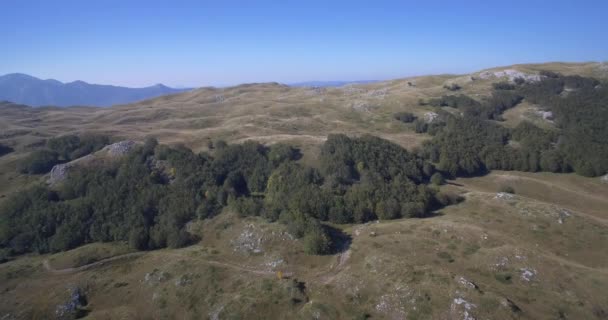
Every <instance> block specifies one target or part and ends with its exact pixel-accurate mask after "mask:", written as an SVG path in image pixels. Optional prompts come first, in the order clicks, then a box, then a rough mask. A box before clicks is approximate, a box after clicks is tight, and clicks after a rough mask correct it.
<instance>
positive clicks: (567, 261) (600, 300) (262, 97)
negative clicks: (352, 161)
mask: <svg viewBox="0 0 608 320" xmlns="http://www.w3.org/2000/svg"><path fill="white" fill-rule="evenodd" d="M506 68H516V69H518V70H521V71H525V72H533V71H537V70H540V69H549V70H553V71H560V72H562V73H566V74H583V75H595V76H598V75H599V76H601V75H602V74H601V73H598V72H599V71H597V65H596V64H593V63H589V64H543V65H522V66H514V67H503V68H497V69H496V70H502V69H506ZM495 81H497V79H488V80H476V81H472V80H471V77H470V76H469V75H442V76H431V77H419V78H411V79H401V80H394V81H388V82H381V83H374V84H368V85H356V86H352V87H344V88H327V89H312V88H290V87H286V86H282V85H279V84H253V85H242V86H237V87H233V88H226V89H214V88H204V89H200V90H196V91H193V92H189V93H184V94H180V95H174V96H168V97H162V98H158V99H153V100H149V101H145V102H142V103H138V104H133V105H125V106H116V107H112V108H107V109H92V108H68V109H55V108H43V109H30V108H23V107H15V106H4V107H2V109H0V111H1V113H0V125H1V126H2V129H1V130H0V136H1V137H2V138H1V139H0V141H2V142H4V143H7V144H9V145H12V146H14V147H15V149H16V150H17V151H16V152H15V153H12V154H9V155H6V156H3V157H1V158H0V179H1V181H0V182H1V183H0V194H1V195H5V196H6V195H8V194H10V193H12V192H18V190H19V188H21V187H23V186H25V185H28V184H31V183H34V182H36V181H37V180H39V179H40V177H36V176H33V177H32V176H27V175H21V174H18V173H15V172H14V170H12V169H11V168H13V167H14V165H15V164H16V163H17V162H18V161H19V159H20V157H22V156H23V154H24V153H26V152H27V151H28V150H29V149H31V148H32V146H34V145H36V144H38V143H41V141H43V139H44V138H45V137H49V136H54V135H58V134H65V133H73V132H84V131H97V132H105V133H111V134H114V135H117V136H122V137H125V138H130V139H141V138H143V137H144V136H147V135H152V136H155V137H157V138H158V139H159V140H160V141H161V142H164V143H184V144H186V145H188V146H190V147H193V148H194V149H196V150H204V149H205V148H206V145H207V141H209V140H216V139H225V140H227V141H231V142H238V141H244V140H247V139H255V140H258V141H263V142H267V143H274V142H277V141H287V142H290V143H295V144H297V145H298V146H300V147H301V148H302V150H303V153H304V158H303V160H302V161H305V162H307V163H309V164H314V163H315V161H316V158H315V154H316V150H317V148H318V146H319V145H320V143H321V142H323V141H324V139H325V137H326V135H327V134H330V133H338V132H339V133H347V134H351V135H359V134H364V133H371V134H374V135H378V136H381V137H384V138H387V139H390V140H392V141H395V142H397V143H399V144H401V145H402V146H404V147H407V148H412V147H415V146H416V145H418V144H419V143H421V142H422V141H424V140H425V139H428V136H426V135H422V134H416V133H414V131H413V130H412V129H411V128H410V127H408V125H406V124H403V123H400V122H398V121H396V120H394V119H393V117H392V114H393V113H394V112H397V111H410V112H413V113H415V114H416V115H418V116H423V114H424V113H425V112H429V111H433V110H434V109H433V108H432V107H428V106H419V105H418V100H419V99H421V98H423V99H424V98H429V97H436V96H439V95H442V94H447V93H449V92H448V91H447V90H446V89H444V88H443V85H444V84H447V83H454V82H455V83H458V84H459V85H461V86H462V91H463V93H466V94H469V95H471V96H475V97H481V96H483V95H485V94H487V92H488V90H489V88H490V87H491V83H492V82H495ZM408 82H410V83H412V84H413V85H409V84H408ZM534 107H535V106H532V105H527V104H523V105H520V106H518V107H517V108H515V109H513V110H510V111H508V113H507V114H505V119H506V121H505V122H504V124H505V125H508V126H513V125H516V123H517V122H518V121H521V119H532V120H534V121H542V120H540V119H536V118H531V116H530V113H529V112H527V111H526V110H531V109H532V108H534ZM518 108H521V110H520V109H518ZM505 185H508V186H511V187H513V188H514V189H515V194H514V195H504V194H500V195H498V194H497V192H498V191H499V190H500V189H501V187H503V186H505ZM442 188H443V189H445V191H451V192H454V193H458V194H460V195H462V196H463V197H464V198H465V201H464V202H462V203H460V204H458V205H454V206H449V207H446V208H444V209H443V210H441V211H438V212H436V215H435V216H434V217H432V218H427V219H403V220H393V221H378V222H374V223H368V224H363V225H342V226H337V227H338V228H340V229H341V230H342V231H343V232H344V233H346V234H347V235H349V236H350V239H351V240H350V242H347V243H346V245H345V247H344V248H343V250H342V251H341V252H339V253H336V254H334V255H326V256H310V255H306V254H305V253H304V252H303V248H302V246H301V244H300V243H299V242H298V241H296V240H293V239H292V238H291V237H290V235H289V234H288V233H287V232H286V230H285V229H284V226H282V225H281V224H278V223H268V222H265V221H264V220H262V219H257V218H247V219H241V218H238V216H237V215H236V214H234V213H232V212H225V213H223V214H221V215H219V216H217V217H215V218H213V219H209V220H205V221H199V222H194V223H192V224H191V225H190V230H191V232H192V233H196V234H198V235H199V236H200V237H201V241H200V242H198V243H196V244H194V245H192V246H189V247H186V248H182V249H163V250H156V251H149V252H143V253H138V254H132V253H131V252H130V251H129V250H128V248H127V247H126V246H125V244H122V243H109V244H92V245H88V246H84V247H81V248H78V249H75V250H72V251H67V252H63V253H58V254H54V255H42V256H40V255H28V256H23V257H21V258H19V259H16V260H13V261H9V262H7V263H3V264H0V319H1V318H2V317H4V316H6V315H10V316H12V317H15V318H17V319H48V318H49V315H51V316H52V315H53V314H54V312H55V310H56V307H57V305H59V304H62V303H65V301H66V299H67V298H68V294H69V293H68V289H69V288H71V287H75V286H77V287H79V288H82V289H83V291H84V292H85V294H86V296H87V300H88V304H87V307H86V308H87V310H88V315H87V318H89V319H175V318H179V319H206V318H209V319H269V318H276V319H311V318H314V319H365V318H372V319H404V318H407V319H467V318H466V317H467V316H470V317H473V318H476V319H560V318H562V319H605V318H606V317H608V308H607V307H606V306H607V305H608V296H607V295H605V294H604V293H605V291H606V288H608V255H606V248H608V213H607V211H606V208H607V207H608V184H605V183H602V182H600V180H599V179H597V178H584V177H580V176H577V175H573V174H549V173H520V172H493V173H491V174H489V175H486V176H484V177H474V178H459V179H457V180H454V181H450V182H449V184H447V185H445V186H442ZM0 201H1V199H0ZM279 273H280V274H282V277H279Z"/></svg>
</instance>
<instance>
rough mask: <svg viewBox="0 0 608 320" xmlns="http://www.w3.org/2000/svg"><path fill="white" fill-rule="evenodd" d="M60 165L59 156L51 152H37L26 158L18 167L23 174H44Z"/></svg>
mask: <svg viewBox="0 0 608 320" xmlns="http://www.w3.org/2000/svg"><path fill="white" fill-rule="evenodd" d="M57 163H59V154H57V152H55V151H51V150H46V149H45V150H36V151H34V152H32V153H30V154H29V155H28V156H26V157H25V158H24V159H23V160H22V161H21V163H19V165H18V170H19V172H21V173H28V174H42V173H47V172H49V171H50V170H51V169H52V168H53V166H54V165H56V164H57Z"/></svg>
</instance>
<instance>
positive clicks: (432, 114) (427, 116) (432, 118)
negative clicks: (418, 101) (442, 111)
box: [424, 112, 439, 123]
mask: <svg viewBox="0 0 608 320" xmlns="http://www.w3.org/2000/svg"><path fill="white" fill-rule="evenodd" d="M437 117H439V115H438V114H437V113H435V112H426V113H425V114H424V121H426V122H427V123H431V122H433V121H435V119H437Z"/></svg>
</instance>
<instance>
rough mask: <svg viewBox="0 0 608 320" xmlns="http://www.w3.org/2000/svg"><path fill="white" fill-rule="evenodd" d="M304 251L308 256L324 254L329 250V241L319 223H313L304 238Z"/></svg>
mask: <svg viewBox="0 0 608 320" xmlns="http://www.w3.org/2000/svg"><path fill="white" fill-rule="evenodd" d="M303 240H304V251H305V252H306V253H308V254H326V253H329V251H330V249H331V239H330V237H329V236H328V235H327V233H326V231H325V229H324V228H323V226H321V225H320V223H318V222H317V223H314V224H312V225H311V226H309V229H308V230H307V232H306V235H305V236H304V239H303Z"/></svg>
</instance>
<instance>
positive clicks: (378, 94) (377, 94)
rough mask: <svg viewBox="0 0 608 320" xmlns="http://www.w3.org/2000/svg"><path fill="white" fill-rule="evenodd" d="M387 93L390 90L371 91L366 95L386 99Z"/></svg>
mask: <svg viewBox="0 0 608 320" xmlns="http://www.w3.org/2000/svg"><path fill="white" fill-rule="evenodd" d="M387 93H388V89H387V88H382V89H377V90H371V91H369V92H367V93H365V95H366V96H368V97H374V98H380V99H384V97H386V94H387Z"/></svg>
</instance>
